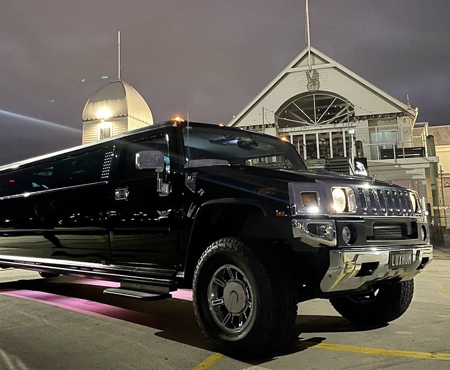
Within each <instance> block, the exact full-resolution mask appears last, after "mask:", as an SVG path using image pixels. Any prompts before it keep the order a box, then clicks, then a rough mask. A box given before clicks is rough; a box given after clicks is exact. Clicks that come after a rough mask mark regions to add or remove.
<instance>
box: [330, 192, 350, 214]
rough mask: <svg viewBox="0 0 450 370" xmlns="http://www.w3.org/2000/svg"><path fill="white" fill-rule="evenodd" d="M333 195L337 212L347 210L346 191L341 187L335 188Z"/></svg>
mask: <svg viewBox="0 0 450 370" xmlns="http://www.w3.org/2000/svg"><path fill="white" fill-rule="evenodd" d="M331 194H332V195H333V202H334V209H335V210H336V212H337V213H343V212H345V210H346V208H347V197H346V195H345V191H344V190H343V189H341V188H334V189H333V190H332V191H331Z"/></svg>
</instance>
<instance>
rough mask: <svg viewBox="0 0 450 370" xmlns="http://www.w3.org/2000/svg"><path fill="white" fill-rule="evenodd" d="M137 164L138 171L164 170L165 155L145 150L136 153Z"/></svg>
mask: <svg viewBox="0 0 450 370" xmlns="http://www.w3.org/2000/svg"><path fill="white" fill-rule="evenodd" d="M135 163H136V169H138V170H158V169H164V154H163V153H161V152H158V151H156V150H144V151H142V152H139V153H136V161H135Z"/></svg>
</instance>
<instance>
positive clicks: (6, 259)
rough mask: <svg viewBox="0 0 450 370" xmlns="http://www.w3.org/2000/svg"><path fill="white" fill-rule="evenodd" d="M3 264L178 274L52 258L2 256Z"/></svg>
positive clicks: (165, 270) (131, 266)
mask: <svg viewBox="0 0 450 370" xmlns="http://www.w3.org/2000/svg"><path fill="white" fill-rule="evenodd" d="M2 264H20V265H21V266H26V268H27V267H30V266H31V267H33V266H35V267H44V266H46V267H48V268H49V269H54V268H64V267H66V266H70V268H72V269H75V270H76V271H82V272H86V270H77V269H78V268H84V269H91V270H111V271H117V270H122V271H126V270H129V271H130V272H136V273H142V274H153V275H158V276H166V277H172V276H174V275H175V274H176V270H170V269H162V268H157V267H147V266H136V265H129V266H124V265H119V264H105V265H104V264H101V263H95V262H78V261H73V260H62V259H58V260H57V259H51V258H34V257H22V256H0V265H2Z"/></svg>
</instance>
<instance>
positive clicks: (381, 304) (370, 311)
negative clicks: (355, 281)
mask: <svg viewBox="0 0 450 370" xmlns="http://www.w3.org/2000/svg"><path fill="white" fill-rule="evenodd" d="M413 295H414V280H408V281H401V282H398V283H389V284H383V285H381V286H380V287H379V288H378V289H376V290H374V291H372V292H369V293H362V294H356V295H351V296H347V297H340V298H334V299H331V300H330V302H331V304H332V305H333V307H334V308H335V309H336V311H337V312H339V313H340V314H341V315H342V316H343V317H345V318H346V319H347V320H350V321H353V322H355V323H358V324H366V325H367V324H369V325H371V324H385V323H388V322H390V321H394V320H396V319H398V318H399V317H400V316H402V315H403V314H404V313H405V312H406V310H407V309H408V307H409V305H410V304H411V301H412V298H413Z"/></svg>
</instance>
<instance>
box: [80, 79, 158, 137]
mask: <svg viewBox="0 0 450 370" xmlns="http://www.w3.org/2000/svg"><path fill="white" fill-rule="evenodd" d="M82 120H83V144H87V143H91V142H94V141H97V140H101V139H105V138H107V137H110V136H113V135H118V134H121V133H123V132H125V131H130V130H134V129H137V128H140V127H144V126H148V125H153V116H152V112H151V110H150V108H149V106H148V104H147V102H146V101H145V100H144V98H143V97H142V96H141V94H139V93H138V92H137V91H136V89H135V88H133V87H132V86H131V85H129V84H127V83H126V82H124V81H122V80H118V81H112V82H110V83H108V84H107V85H106V86H103V87H102V88H101V89H99V90H98V91H97V92H96V93H95V94H94V95H93V96H92V97H91V98H90V99H89V100H88V101H87V103H86V105H85V106H84V109H83V114H82Z"/></svg>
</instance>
